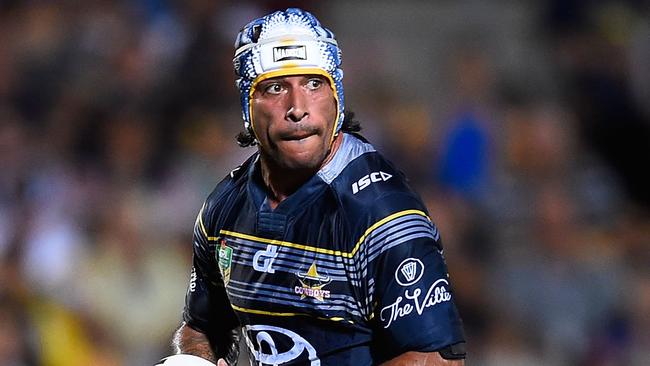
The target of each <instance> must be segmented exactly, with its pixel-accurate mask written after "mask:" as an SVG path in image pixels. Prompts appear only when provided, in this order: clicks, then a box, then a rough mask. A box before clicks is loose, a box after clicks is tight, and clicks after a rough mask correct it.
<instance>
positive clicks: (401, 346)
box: [365, 194, 464, 359]
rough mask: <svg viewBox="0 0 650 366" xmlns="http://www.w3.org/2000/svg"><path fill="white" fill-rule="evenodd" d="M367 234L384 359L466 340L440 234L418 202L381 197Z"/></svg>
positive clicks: (411, 198)
mask: <svg viewBox="0 0 650 366" xmlns="http://www.w3.org/2000/svg"><path fill="white" fill-rule="evenodd" d="M377 202H378V203H377V204H375V205H373V209H372V210H371V211H372V212H371V217H372V218H373V221H374V224H372V225H371V226H370V229H369V230H367V232H366V238H365V241H366V244H367V245H366V248H367V258H369V260H370V265H369V268H370V270H371V273H370V274H369V277H368V281H369V288H370V289H371V292H372V298H373V300H372V301H373V305H374V306H373V319H374V322H375V327H376V329H375V334H376V336H377V341H378V342H377V344H381V349H380V350H378V353H380V358H382V359H390V358H393V357H395V356H397V355H399V354H402V353H404V352H408V351H418V352H432V351H437V350H440V349H442V348H445V347H448V346H451V345H454V344H457V343H461V342H464V334H463V330H462V321H461V319H460V316H459V314H458V311H457V309H456V306H455V304H454V296H453V291H452V287H451V280H450V278H449V275H448V273H447V265H446V263H445V259H444V256H443V249H442V243H441V240H440V234H439V232H438V230H437V229H436V227H435V226H434V224H433V223H432V222H431V220H430V218H429V217H428V214H427V212H426V209H425V208H424V206H423V205H422V204H421V201H420V200H419V198H417V197H415V196H413V195H409V194H393V195H389V196H386V197H382V199H381V200H378V201H377Z"/></svg>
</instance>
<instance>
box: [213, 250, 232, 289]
mask: <svg viewBox="0 0 650 366" xmlns="http://www.w3.org/2000/svg"><path fill="white" fill-rule="evenodd" d="M216 256H217V263H219V270H220V271H221V277H223V283H224V285H227V284H228V281H230V265H231V264H232V248H231V247H229V246H227V245H226V240H225V239H221V240H219V247H218V248H217V251H216Z"/></svg>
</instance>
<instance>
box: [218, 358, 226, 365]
mask: <svg viewBox="0 0 650 366" xmlns="http://www.w3.org/2000/svg"><path fill="white" fill-rule="evenodd" d="M217 366H228V363H227V362H226V361H225V360H224V359H223V358H220V359H219V361H217Z"/></svg>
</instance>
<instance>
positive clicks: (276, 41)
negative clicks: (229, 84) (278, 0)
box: [233, 8, 344, 138]
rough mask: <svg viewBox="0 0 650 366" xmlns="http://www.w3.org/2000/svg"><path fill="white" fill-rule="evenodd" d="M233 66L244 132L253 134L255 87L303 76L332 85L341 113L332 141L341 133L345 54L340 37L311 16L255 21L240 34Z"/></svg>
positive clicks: (297, 13) (279, 14)
mask: <svg viewBox="0 0 650 366" xmlns="http://www.w3.org/2000/svg"><path fill="white" fill-rule="evenodd" d="M233 65H234V67H235V74H236V75H237V81H236V85H237V87H238V88H239V93H240V98H241V105H242V115H243V118H244V128H246V129H247V130H249V131H251V132H252V133H253V134H254V132H253V123H254V122H253V118H252V113H251V103H250V102H251V98H252V96H253V93H254V92H255V86H256V85H257V84H258V83H259V82H260V81H262V80H266V79H269V78H272V77H276V76H286V75H302V74H316V75H322V76H325V77H326V78H327V79H328V80H329V82H330V87H331V88H332V91H333V92H334V98H335V99H336V104H337V110H338V118H337V121H336V123H335V124H334V131H332V138H334V135H335V134H336V133H337V132H338V131H339V130H340V129H341V126H342V124H343V115H344V113H343V112H344V103H343V70H341V50H340V49H339V47H338V44H337V42H336V39H335V38H334V33H332V32H331V31H330V30H329V29H327V28H325V27H323V26H321V24H320V22H319V21H318V19H316V17H314V16H313V15H312V14H311V13H309V12H307V11H304V10H301V9H297V8H289V9H287V10H285V11H276V12H275V13H272V14H269V15H266V16H264V17H261V18H258V19H255V20H253V21H252V22H250V23H249V24H248V25H246V26H245V27H244V28H243V29H242V31H241V32H239V35H237V40H236V41H235V57H234V59H233Z"/></svg>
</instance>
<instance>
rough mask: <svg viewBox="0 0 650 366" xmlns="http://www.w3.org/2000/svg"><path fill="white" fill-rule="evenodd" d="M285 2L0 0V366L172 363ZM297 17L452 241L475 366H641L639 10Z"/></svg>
mask: <svg viewBox="0 0 650 366" xmlns="http://www.w3.org/2000/svg"><path fill="white" fill-rule="evenodd" d="M289 3H290V2H285V1H252V0H251V1H240V2H227V1H217V2H215V1H206V0H193V1H186V2H183V1H175V0H167V1H123V0H120V1H105V0H89V1H85V2H82V3H80V2H76V1H70V0H64V1H59V2H47V1H26V2H25V1H0V360H2V361H0V362H1V363H2V364H3V365H4V364H7V365H8V366H26V365H29V366H32V365H48V366H49V365H51V366H58V365H66V366H68V365H90V364H92V365H100V366H101V365H147V364H153V363H154V362H155V361H156V360H158V359H159V358H161V357H163V356H165V355H167V354H169V353H170V352H171V350H170V349H169V338H170V337H171V334H172V331H173V329H174V328H175V327H176V326H177V322H178V321H179V314H180V311H181V309H182V299H183V294H184V292H185V286H186V283H187V280H188V277H189V266H190V258H189V257H188V256H187V253H188V251H187V250H186V248H184V247H185V246H187V245H190V243H191V228H192V225H193V222H194V219H195V217H196V214H197V212H195V210H196V207H199V206H200V204H201V200H203V199H204V197H205V195H206V194H207V193H208V192H209V191H210V190H211V189H212V187H213V186H214V185H215V184H216V183H217V182H218V181H219V180H220V179H221V178H222V177H223V176H225V175H226V174H228V172H229V171H230V169H232V168H234V167H235V166H236V164H238V163H239V162H241V161H242V160H243V158H244V157H245V156H247V155H249V154H250V153H251V150H249V149H241V148H239V147H237V146H236V143H235V141H234V136H235V134H236V133H237V131H239V130H240V129H241V118H240V110H239V107H238V106H239V102H238V95H237V92H236V88H235V87H234V86H233V80H234V77H233V72H232V67H231V60H232V43H233V41H234V37H235V35H236V33H237V31H238V30H239V29H237V27H239V26H240V25H241V24H243V22H244V21H245V20H247V19H253V18H255V17H256V16H258V15H262V14H265V13H267V12H268V10H271V9H272V8H282V7H287V6H289V5H291V4H289ZM305 6H306V7H307V9H308V10H310V11H313V12H314V13H316V14H317V15H319V17H321V18H322V19H323V20H324V21H327V23H328V24H333V25H334V28H335V29H339V34H337V38H338V39H339V40H340V42H341V43H343V44H344V45H343V48H344V49H345V50H347V52H346V53H345V54H344V55H343V60H344V66H343V68H344V70H346V73H347V74H346V75H348V76H350V77H349V78H347V76H346V80H347V81H346V104H347V105H348V106H349V107H350V109H352V110H354V111H356V112H357V115H356V118H358V119H359V120H360V121H361V122H362V126H363V127H364V130H363V132H364V134H365V135H367V137H368V138H369V139H370V140H371V141H372V142H373V143H375V144H376V145H378V146H379V147H381V148H382V149H383V150H385V151H387V152H388V154H387V155H388V157H389V158H391V159H392V160H395V161H396V162H399V165H400V166H402V167H404V169H405V171H406V173H407V175H408V176H409V177H410V179H411V182H412V184H414V185H417V186H418V190H419V191H421V192H423V194H424V196H425V197H423V198H424V199H425V201H426V202H427V205H428V206H429V210H430V213H431V217H432V219H433V220H434V221H435V222H436V224H437V225H438V226H439V227H440V229H441V232H442V235H443V242H444V243H445V253H446V257H447V258H448V264H449V269H450V273H451V275H452V276H454V278H455V284H456V286H457V288H456V289H455V293H456V296H457V297H458V300H459V301H458V306H459V308H460V311H461V315H463V318H464V321H465V323H466V330H467V332H468V335H467V336H468V339H469V343H468V346H469V359H468V364H476V365H545V366H546V365H548V366H555V365H597V366H599V365H603V366H609V365H633V366H637V365H639V366H640V365H647V364H650V352H649V351H648V344H650V339H649V338H648V335H649V334H650V319H649V318H648V314H650V275H649V272H648V268H650V254H649V253H650V250H649V248H650V239H649V238H650V217H649V211H648V208H649V207H650V206H649V202H650V199H649V195H648V189H647V187H648V186H650V182H649V181H648V176H649V175H648V174H646V172H645V170H646V169H645V165H647V163H646V161H647V157H648V156H650V153H649V151H648V149H649V146H650V144H649V143H648V142H650V132H649V131H650V109H649V105H650V104H649V103H647V101H648V97H649V95H650V94H649V91H650V79H649V75H650V71H649V70H650V69H649V68H648V67H647V65H648V60H649V55H650V53H649V50H650V43H649V42H648V35H649V34H650V31H649V29H650V25H649V23H648V19H650V9H648V7H647V4H646V3H644V2H642V1H634V0H625V1H623V0H622V1H606V2H602V1H586V2H584V1H575V0H571V1H550V2H544V3H539V2H534V1H523V2H512V1H501V2H490V3H485V2H475V1H460V2H418V1H406V2H401V3H399V4H397V3H394V2H390V1H377V2H373V6H372V7H370V6H368V4H366V3H365V2H349V1H330V2H327V4H325V3H317V2H307V3H306V5H305ZM346 42H347V43H346ZM346 44H347V46H346Z"/></svg>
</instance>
